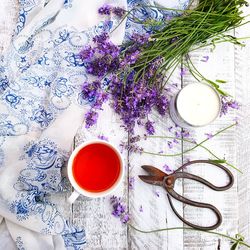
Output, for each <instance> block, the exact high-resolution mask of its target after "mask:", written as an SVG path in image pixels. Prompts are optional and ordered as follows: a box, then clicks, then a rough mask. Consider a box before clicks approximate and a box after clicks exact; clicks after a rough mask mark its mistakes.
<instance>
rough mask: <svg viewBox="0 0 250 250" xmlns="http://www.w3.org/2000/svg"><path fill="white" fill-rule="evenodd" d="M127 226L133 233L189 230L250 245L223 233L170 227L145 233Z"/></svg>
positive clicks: (248, 246)
mask: <svg viewBox="0 0 250 250" xmlns="http://www.w3.org/2000/svg"><path fill="white" fill-rule="evenodd" d="M128 225H129V226H130V227H131V228H133V229H134V230H135V231H137V232H140V233H144V234H151V233H158V232H163V231H174V230H189V231H197V232H203V233H207V234H213V235H217V236H220V237H223V238H226V239H228V240H230V241H232V242H238V243H239V244H240V245H243V246H246V247H247V248H250V245H249V244H248V243H246V242H244V241H239V239H237V238H234V237H231V236H229V235H226V234H223V233H218V232H214V231H204V230H198V229H194V228H189V227H172V228H161V229H156V230H150V231H145V230H141V229H138V228H136V227H135V226H133V225H131V224H128Z"/></svg>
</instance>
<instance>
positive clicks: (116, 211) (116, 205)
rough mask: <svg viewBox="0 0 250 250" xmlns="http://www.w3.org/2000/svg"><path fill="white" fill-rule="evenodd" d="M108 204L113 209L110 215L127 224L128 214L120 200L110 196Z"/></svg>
mask: <svg viewBox="0 0 250 250" xmlns="http://www.w3.org/2000/svg"><path fill="white" fill-rule="evenodd" d="M110 203H111V205H112V207H113V211H112V215H114V216H115V217H116V218H120V220H121V222H122V223H124V224H125V223H127V222H128V221H129V219H130V216H129V214H128V212H126V206H125V205H124V204H122V201H121V198H120V197H116V196H112V197H111V198H110Z"/></svg>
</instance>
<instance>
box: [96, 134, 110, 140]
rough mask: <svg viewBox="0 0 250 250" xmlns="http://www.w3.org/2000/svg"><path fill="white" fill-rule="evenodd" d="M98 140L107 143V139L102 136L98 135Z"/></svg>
mask: <svg viewBox="0 0 250 250" xmlns="http://www.w3.org/2000/svg"><path fill="white" fill-rule="evenodd" d="M98 139H100V140H103V141H109V139H108V137H106V136H104V135H98Z"/></svg>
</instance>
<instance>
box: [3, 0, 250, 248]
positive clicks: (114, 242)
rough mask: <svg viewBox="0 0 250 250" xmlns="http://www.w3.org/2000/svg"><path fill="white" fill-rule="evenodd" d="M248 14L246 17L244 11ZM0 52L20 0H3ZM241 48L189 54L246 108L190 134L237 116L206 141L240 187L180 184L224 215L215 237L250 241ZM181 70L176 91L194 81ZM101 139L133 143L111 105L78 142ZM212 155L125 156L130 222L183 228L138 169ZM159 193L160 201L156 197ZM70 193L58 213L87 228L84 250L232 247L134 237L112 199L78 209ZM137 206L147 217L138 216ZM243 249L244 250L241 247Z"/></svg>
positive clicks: (169, 235) (249, 93) (249, 31)
mask: <svg viewBox="0 0 250 250" xmlns="http://www.w3.org/2000/svg"><path fill="white" fill-rule="evenodd" d="M244 11H245V13H249V10H248V9H247V8H245V9H244ZM0 13H1V15H0V51H1V52H2V51H3V50H4V49H6V47H7V46H8V43H9V41H10V38H11V34H12V30H13V27H14V23H15V20H16V16H17V0H5V1H0ZM235 34H236V35H237V36H239V37H245V36H250V25H247V26H244V27H242V28H241V29H237V30H236V31H235ZM245 44H246V46H245V47H244V48H240V47H236V46H233V45H231V44H222V45H220V46H218V47H217V49H216V50H215V51H214V52H213V53H211V52H210V49H209V48H206V49H203V50H199V51H196V52H195V53H192V54H191V55H190V56H191V58H192V60H193V61H194V63H195V65H196V66H197V67H198V68H199V69H200V71H201V72H202V73H204V75H206V76H207V77H208V78H211V79H213V80H215V79H224V80H227V81H228V83H227V84H225V88H226V89H227V90H228V92H230V94H232V95H233V96H235V97H236V99H237V100H238V101H239V102H240V103H241V109H240V110H239V111H238V112H231V113H230V114H229V115H227V116H226V117H222V118H220V119H218V120H217V121H216V122H215V123H213V124H212V125H210V126H208V127H205V128H202V129H196V130H193V131H191V134H192V135H193V137H194V138H195V139H196V141H201V140H202V139H204V138H205V137H206V136H205V135H204V134H205V133H207V132H208V133H210V132H216V131H218V130H220V129H221V128H223V127H225V126H227V125H229V124H230V123H232V122H233V120H234V118H235V117H237V118H238V120H239V125H237V127H235V128H233V129H231V130H230V131H228V132H226V133H225V134H223V135H221V136H219V137H217V138H213V139H212V140H211V141H210V142H208V143H207V146H208V147H209V148H210V149H213V151H214V152H215V153H216V154H217V155H219V156H220V157H226V159H227V160H228V161H229V162H230V163H232V164H234V165H235V166H237V167H238V168H240V169H241V170H242V171H243V172H244V174H238V173H237V172H235V171H234V174H235V185H234V186H233V188H231V189H230V190H229V191H226V192H222V193H218V192H214V191H211V190H209V189H207V188H204V187H203V186H202V185H200V184H197V183H194V182H190V181H186V180H185V181H183V182H181V181H180V182H178V183H177V187H176V188H177V191H178V192H179V193H180V194H183V195H185V196H187V197H190V198H192V199H195V200H198V201H206V202H211V203H212V204H214V205H216V206H217V207H218V208H219V209H220V211H221V212H222V214H223V219H224V220H223V224H222V226H221V227H220V228H219V229H218V232H224V233H228V234H231V235H234V234H235V233H238V232H239V233H241V234H242V235H244V236H245V240H246V241H247V242H250V212H249V206H250V193H249V192H250V170H249V166H250V157H249V154H250V135H249V134H250V40H246V41H245ZM207 55H208V56H209V57H210V58H209V61H208V62H207V63H204V62H202V61H201V59H202V57H203V56H207ZM179 71H180V70H179V69H178V70H177V72H176V74H175V75H174V76H173V77H172V79H171V81H170V82H171V83H177V85H178V87H181V86H184V85H186V84H188V83H190V82H192V81H194V80H193V78H192V77H190V76H189V75H188V74H187V75H185V76H183V77H180V74H179ZM153 118H154V119H155V120H156V121H157V125H156V127H157V129H156V131H157V132H156V134H158V135H166V136H171V133H170V132H169V131H168V127H170V126H171V124H172V123H171V121H170V120H169V119H168V118H166V119H161V118H160V117H157V115H156V114H154V115H153ZM137 132H138V134H141V135H143V131H140V130H139V129H137ZM98 135H105V136H107V137H108V138H109V141H110V142H112V143H114V144H116V145H119V144H120V142H121V141H124V142H126V141H128V140H129V135H128V134H127V133H125V132H124V131H123V130H122V129H121V128H120V122H119V118H118V117H116V116H115V115H114V114H113V113H112V111H111V110H110V108H109V107H108V106H106V108H105V110H104V112H103V113H102V118H101V123H99V124H98V125H97V126H96V127H95V128H93V129H91V130H89V131H86V130H84V129H83V128H82V129H80V130H79V133H78V136H77V140H78V142H80V141H83V140H86V139H89V138H96V137H97V136H98ZM140 145H141V146H143V147H144V148H145V149H146V150H147V151H151V152H159V151H161V150H164V151H167V153H181V152H183V151H185V150H186V149H188V148H189V147H190V145H188V144H187V143H180V144H179V145H177V146H175V147H174V149H172V150H171V152H170V151H169V150H168V148H167V143H166V140H162V139H157V140H156V139H148V140H147V141H144V140H142V141H141V142H140ZM208 157H209V155H207V154H206V152H204V150H202V149H198V150H196V151H195V152H191V153H189V154H185V155H184V156H183V157H182V156H181V155H180V156H178V157H174V158H173V157H172V158H171V157H170V158H164V157H157V156H150V155H147V154H142V155H140V154H136V153H130V154H128V152H126V151H123V158H124V162H125V167H126V178H125V179H124V183H123V185H122V186H121V188H120V189H119V190H117V191H116V193H115V194H116V195H118V196H121V197H123V200H124V202H125V203H126V204H127V206H128V208H129V212H130V214H131V218H132V219H131V223H132V224H133V225H134V226H136V227H137V228H140V229H142V230H150V229H157V228H165V227H176V226H183V224H182V223H181V222H180V221H179V220H178V219H177V218H176V217H175V216H174V214H173V212H172V211H171V209H170V207H169V204H168V201H167V197H166V194H165V191H164V190H163V189H162V188H160V187H153V186H150V185H147V184H144V183H142V182H141V181H140V180H139V179H138V178H137V175H138V174H141V173H143V171H142V170H141V168H140V166H141V165H142V164H153V165H155V166H157V167H159V168H162V167H163V165H165V164H167V165H169V166H170V167H171V168H172V169H176V168H177V167H178V166H180V165H181V164H182V163H184V162H186V161H187V160H188V159H204V158H208ZM188 171H191V172H192V173H196V174H200V175H202V176H204V177H206V178H210V179H212V180H213V181H214V182H216V181H218V179H219V180H220V181H223V180H224V179H223V176H221V174H220V173H217V172H215V170H213V169H211V170H208V169H206V168H205V167H204V166H203V167H202V166H201V167H197V168H195V169H194V168H192V169H188ZM129 177H135V187H134V189H133V190H130V189H128V178H129ZM156 192H159V197H158V196H157V195H156ZM68 195H69V194H67V195H64V194H62V195H59V197H58V201H57V203H59V204H60V209H61V210H62V211H63V212H64V214H65V216H66V217H68V218H69V219H70V220H71V221H73V222H74V223H75V224H77V225H78V226H84V227H85V229H86V234H87V245H86V249H152V250H154V249H164V250H165V249H169V250H182V249H187V250H198V249H206V250H210V249H222V250H224V249H229V242H228V241H227V240H225V239H222V238H219V237H217V236H216V237H215V236H211V235H206V234H204V233H197V232H191V231H182V230H179V231H175V232H161V233H155V234H147V235H145V234H141V233H138V232H135V231H134V230H133V229H131V228H128V227H127V226H124V225H121V223H120V221H119V220H118V219H116V218H114V217H113V216H112V215H111V206H110V204H109V197H107V198H102V199H96V200H87V199H84V198H82V197H81V198H79V199H78V200H77V202H76V203H75V204H74V205H73V206H70V205H67V203H66V202H65V200H66V198H67V196H68ZM140 206H142V208H143V212H141V211H140V209H139V208H140ZM176 206H177V208H178V211H179V212H180V213H181V214H183V215H184V217H185V218H186V219H190V220H192V221H194V222H200V223H201V224H206V223H211V220H212V219H213V216H212V215H211V214H210V213H209V211H205V210H204V211H201V210H197V209H195V208H191V207H188V206H183V205H182V204H178V203H176ZM242 249H244V248H243V247H242Z"/></svg>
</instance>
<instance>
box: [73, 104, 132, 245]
mask: <svg viewBox="0 0 250 250" xmlns="http://www.w3.org/2000/svg"><path fill="white" fill-rule="evenodd" d="M120 125H121V123H120V121H119V118H118V117H117V116H116V115H115V114H114V113H113V111H112V109H111V108H110V107H109V106H108V105H106V106H105V108H104V111H103V112H100V117H99V121H98V123H97V125H96V126H94V127H92V128H91V129H85V127H84V125H82V127H81V128H80V130H79V133H78V138H79V139H78V143H79V142H82V141H85V140H92V139H97V138H98V136H105V137H107V138H108V140H109V142H110V143H112V144H113V145H115V146H116V147H117V148H119V145H120V143H121V141H125V142H127V140H128V138H127V133H125V132H124V130H123V129H122V128H121V127H120ZM123 160H124V163H125V172H126V174H125V178H124V182H123V184H122V185H121V187H120V188H119V189H117V190H116V191H115V192H114V195H117V196H119V197H122V199H123V201H124V202H125V204H126V203H127V169H128V168H127V162H128V159H127V152H126V151H124V152H123ZM109 199H110V196H108V197H105V198H98V199H88V198H86V197H80V198H78V199H77V201H76V202H75V203H74V204H73V206H72V213H73V215H72V221H73V223H74V224H75V225H77V226H79V227H83V228H85V230H86V240H87V245H86V249H126V248H127V227H126V226H125V225H122V223H121V222H120V220H119V219H117V218H115V217H114V216H113V215H112V214H111V212H112V207H111V205H110V201H109Z"/></svg>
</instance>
